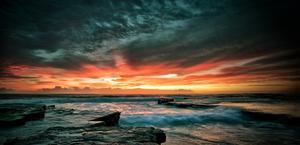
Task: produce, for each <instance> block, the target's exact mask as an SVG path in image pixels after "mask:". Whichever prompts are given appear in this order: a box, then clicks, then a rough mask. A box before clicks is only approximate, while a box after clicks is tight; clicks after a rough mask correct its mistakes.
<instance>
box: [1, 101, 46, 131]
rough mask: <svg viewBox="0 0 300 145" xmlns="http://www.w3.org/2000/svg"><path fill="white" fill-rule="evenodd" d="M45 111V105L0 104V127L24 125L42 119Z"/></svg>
mask: <svg viewBox="0 0 300 145" xmlns="http://www.w3.org/2000/svg"><path fill="white" fill-rule="evenodd" d="M45 110H46V106H45V105H36V104H34V105H33V104H1V105H0V126H7V127H9V126H18V125H24V124H25V123H26V122H27V121H32V120H38V119H42V118H44V116H45Z"/></svg>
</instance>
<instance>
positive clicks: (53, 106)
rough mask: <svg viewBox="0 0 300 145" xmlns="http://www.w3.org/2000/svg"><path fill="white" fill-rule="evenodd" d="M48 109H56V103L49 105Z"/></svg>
mask: <svg viewBox="0 0 300 145" xmlns="http://www.w3.org/2000/svg"><path fill="white" fill-rule="evenodd" d="M47 109H49V110H50V109H55V105H48V106H47Z"/></svg>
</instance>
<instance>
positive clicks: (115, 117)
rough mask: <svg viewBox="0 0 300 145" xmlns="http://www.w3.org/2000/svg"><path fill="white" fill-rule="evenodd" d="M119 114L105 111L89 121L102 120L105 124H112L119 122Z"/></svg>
mask: <svg viewBox="0 0 300 145" xmlns="http://www.w3.org/2000/svg"><path fill="white" fill-rule="evenodd" d="M120 115H121V112H113V113H107V114H104V115H103V116H101V117H98V118H95V119H92V120H90V121H103V122H104V125H106V126H114V125H117V124H118V123H119V119H120Z"/></svg>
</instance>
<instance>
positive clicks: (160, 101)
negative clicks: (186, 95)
mask: <svg viewBox="0 0 300 145" xmlns="http://www.w3.org/2000/svg"><path fill="white" fill-rule="evenodd" d="M174 101H175V99H174V98H159V99H158V100H157V104H165V103H169V102H174Z"/></svg>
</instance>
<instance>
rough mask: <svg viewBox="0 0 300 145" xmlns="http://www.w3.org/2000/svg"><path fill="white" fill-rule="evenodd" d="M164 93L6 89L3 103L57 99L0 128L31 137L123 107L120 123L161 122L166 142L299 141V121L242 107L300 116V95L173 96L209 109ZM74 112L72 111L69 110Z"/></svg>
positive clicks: (3, 133)
mask: <svg viewBox="0 0 300 145" xmlns="http://www.w3.org/2000/svg"><path fill="white" fill-rule="evenodd" d="M159 97H160V96H131V97H126V96H125V97H124V96H120V97H118V96H114V97H112V96H110V97H104V96H98V95H93V96H90V95H46V96H44V95H42V96H37V95H15V96H13V95H5V96H1V97H0V103H1V104H9V103H29V104H46V105H55V106H56V108H55V109H52V110H47V112H46V114H45V118H44V119H41V120H37V121H30V122H27V123H26V124H25V125H23V126H17V127H9V128H8V127H5V128H3V127H2V128H1V130H0V143H3V142H4V141H5V140H6V139H9V138H15V137H28V136H33V135H36V134H39V133H42V132H43V131H45V130H46V129H47V128H50V127H55V126H63V127H70V126H81V125H84V124H87V123H88V118H90V117H93V116H94V117H98V116H97V112H98V111H103V110H106V111H120V112H122V113H121V118H120V122H119V125H120V126H124V127H125V126H133V127H134V126H142V127H148V126H151V127H157V128H160V129H162V130H164V131H165V132H166V134H167V141H166V143H164V144H165V145H173V144H175V145H185V144H186V145H192V144H249V145H250V144H300V135H299V134H300V128H299V125H288V124H282V123H278V122H273V121H272V120H270V121H261V120H255V119H253V118H249V117H245V115H243V114H242V112H241V109H242V108H244V109H245V108H246V109H256V110H259V111H262V112H267V113H274V114H276V113H279V114H288V115H291V116H294V117H299V116H298V114H300V113H299V109H298V104H299V103H298V102H299V101H298V99H297V97H292V98H291V97H289V98H285V97H282V96H277V97H276V96H272V97H270V96H267V97H266V95H260V94H256V95H249V94H248V95H225V96H224V95H203V96H202V95H196V96H168V97H173V98H176V99H177V100H180V99H184V98H186V97H188V98H191V99H190V102H201V103H210V104H218V106H217V107H214V108H208V109H193V108H176V107H172V106H166V105H159V104H157V99H158V98H159ZM70 114H72V115H70Z"/></svg>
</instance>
